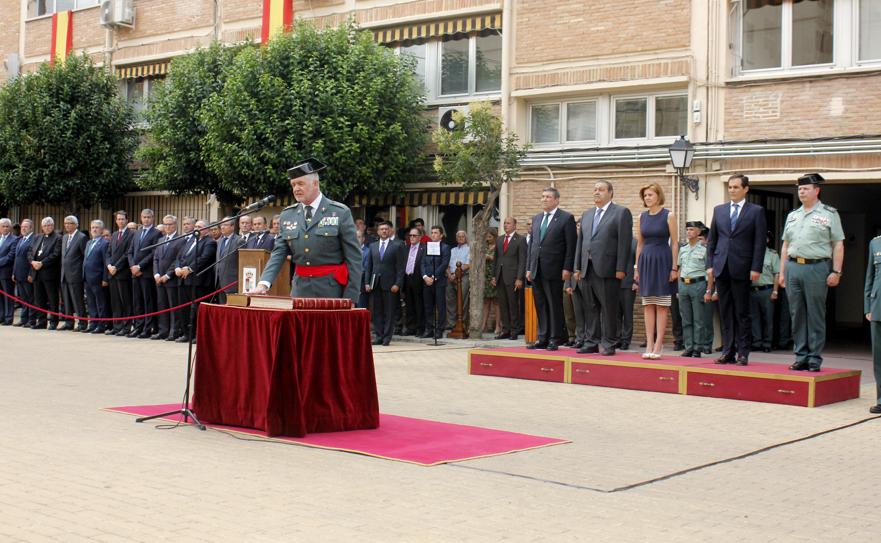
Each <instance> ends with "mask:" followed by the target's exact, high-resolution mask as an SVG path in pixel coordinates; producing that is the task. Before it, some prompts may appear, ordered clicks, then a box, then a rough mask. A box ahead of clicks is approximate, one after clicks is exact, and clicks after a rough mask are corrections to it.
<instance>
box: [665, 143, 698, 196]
mask: <svg viewBox="0 0 881 543" xmlns="http://www.w3.org/2000/svg"><path fill="white" fill-rule="evenodd" d="M668 151H670V161H671V162H672V163H673V167H674V168H675V169H676V173H677V174H679V181H680V182H681V183H682V184H683V185H684V186H685V188H687V189H688V190H690V191H691V192H693V193H694V199H695V200H697V199H698V193H699V192H700V189H701V185H700V180H699V179H698V178H697V177H692V176H688V175H685V170H687V169H688V168H690V167H691V161H692V160H693V159H694V145H692V143H691V142H690V141H688V140H687V139H685V136H679V139H678V140H676V141H675V142H674V143H673V145H671V146H670V148H669V149H668Z"/></svg>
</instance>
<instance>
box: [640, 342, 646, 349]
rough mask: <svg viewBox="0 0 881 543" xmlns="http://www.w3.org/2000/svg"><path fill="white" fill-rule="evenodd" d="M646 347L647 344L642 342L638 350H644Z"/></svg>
mask: <svg viewBox="0 0 881 543" xmlns="http://www.w3.org/2000/svg"><path fill="white" fill-rule="evenodd" d="M646 345H648V343H646V342H645V341H643V342H642V343H640V344H639V348H640V349H644V348H645V346H646Z"/></svg>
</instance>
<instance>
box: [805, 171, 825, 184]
mask: <svg viewBox="0 0 881 543" xmlns="http://www.w3.org/2000/svg"><path fill="white" fill-rule="evenodd" d="M825 182H826V180H825V179H823V176H822V175H820V174H818V173H806V174H804V175H803V176H801V177H799V178H798V186H802V185H819V184H821V183H825Z"/></svg>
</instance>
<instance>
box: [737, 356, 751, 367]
mask: <svg viewBox="0 0 881 543" xmlns="http://www.w3.org/2000/svg"><path fill="white" fill-rule="evenodd" d="M737 365H738V366H748V365H749V359H748V358H747V357H745V356H738V357H737Z"/></svg>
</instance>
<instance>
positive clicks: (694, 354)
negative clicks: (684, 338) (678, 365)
mask: <svg viewBox="0 0 881 543" xmlns="http://www.w3.org/2000/svg"><path fill="white" fill-rule="evenodd" d="M691 357H692V358H700V357H701V352H700V351H691Z"/></svg>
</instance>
